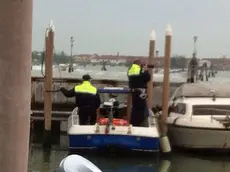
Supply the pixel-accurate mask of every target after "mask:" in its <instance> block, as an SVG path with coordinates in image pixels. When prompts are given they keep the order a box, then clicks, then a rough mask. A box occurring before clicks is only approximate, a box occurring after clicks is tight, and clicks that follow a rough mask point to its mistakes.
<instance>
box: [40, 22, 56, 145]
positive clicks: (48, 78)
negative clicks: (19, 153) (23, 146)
mask: <svg viewBox="0 0 230 172" xmlns="http://www.w3.org/2000/svg"><path fill="white" fill-rule="evenodd" d="M53 28H54V26H53V23H52V22H51V24H50V28H49V29H48V30H47V33H46V39H45V82H44V87H45V89H44V117H45V125H44V126H45V128H44V140H43V147H44V148H50V147H51V119H52V77H53V48H54V29H53Z"/></svg>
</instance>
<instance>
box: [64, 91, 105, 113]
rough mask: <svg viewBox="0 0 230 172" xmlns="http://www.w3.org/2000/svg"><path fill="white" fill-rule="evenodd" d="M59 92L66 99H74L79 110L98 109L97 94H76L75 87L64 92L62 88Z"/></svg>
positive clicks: (98, 99)
mask: <svg viewBox="0 0 230 172" xmlns="http://www.w3.org/2000/svg"><path fill="white" fill-rule="evenodd" d="M60 90H61V92H62V93H63V94H64V95H65V96H66V97H75V100H76V106H77V107H78V108H79V109H82V108H83V109H88V110H89V109H92V110H93V111H95V110H96V109H97V108H99V107H100V104H101V100H100V96H99V94H98V92H97V93H96V94H91V93H84V92H76V90H75V87H74V88H73V89H71V90H66V89H65V88H63V87H62V88H61V89H60Z"/></svg>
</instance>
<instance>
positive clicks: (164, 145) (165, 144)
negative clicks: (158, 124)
mask: <svg viewBox="0 0 230 172" xmlns="http://www.w3.org/2000/svg"><path fill="white" fill-rule="evenodd" d="M160 145H161V151H162V152H163V153H169V152H171V146H170V143H169V139H168V136H161V137H160Z"/></svg>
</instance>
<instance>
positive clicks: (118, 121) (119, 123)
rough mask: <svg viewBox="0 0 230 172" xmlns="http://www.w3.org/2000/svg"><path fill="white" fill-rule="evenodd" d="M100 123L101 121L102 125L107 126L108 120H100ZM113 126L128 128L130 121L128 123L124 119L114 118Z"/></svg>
mask: <svg viewBox="0 0 230 172" xmlns="http://www.w3.org/2000/svg"><path fill="white" fill-rule="evenodd" d="M98 121H99V124H100V125H106V124H107V121H108V118H100V119H99V120H98ZM113 125H115V126H127V125H128V121H126V120H124V119H119V118H113Z"/></svg>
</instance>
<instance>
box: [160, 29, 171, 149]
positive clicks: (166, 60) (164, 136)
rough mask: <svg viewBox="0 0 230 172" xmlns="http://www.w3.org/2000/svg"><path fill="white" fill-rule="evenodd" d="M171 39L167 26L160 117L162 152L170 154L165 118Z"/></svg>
mask: <svg viewBox="0 0 230 172" xmlns="http://www.w3.org/2000/svg"><path fill="white" fill-rule="evenodd" d="M171 39H172V28H171V26H170V25H168V27H167V29H166V33H165V57H164V80H163V97H162V115H161V123H160V124H161V126H160V128H161V147H162V151H163V152H170V151H171V147H170V144H169V141H168V137H167V131H168V126H167V117H168V99H169V90H170V80H169V71H170V57H171Z"/></svg>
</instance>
